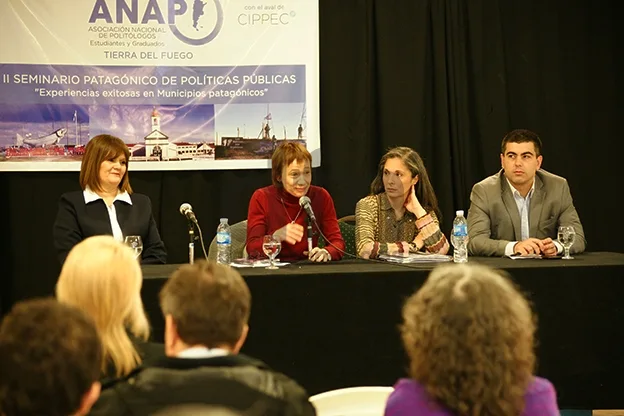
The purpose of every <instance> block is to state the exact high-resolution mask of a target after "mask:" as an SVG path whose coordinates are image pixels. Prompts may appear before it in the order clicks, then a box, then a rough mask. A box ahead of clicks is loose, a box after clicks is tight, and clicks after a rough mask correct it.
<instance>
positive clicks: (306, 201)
mask: <svg viewBox="0 0 624 416" xmlns="http://www.w3.org/2000/svg"><path fill="white" fill-rule="evenodd" d="M299 205H301V206H302V207H303V209H305V212H306V214H308V217H309V218H310V219H311V220H312V221H313V222H316V217H315V216H314V211H312V205H311V204H310V198H308V197H307V196H302V197H301V198H299Z"/></svg>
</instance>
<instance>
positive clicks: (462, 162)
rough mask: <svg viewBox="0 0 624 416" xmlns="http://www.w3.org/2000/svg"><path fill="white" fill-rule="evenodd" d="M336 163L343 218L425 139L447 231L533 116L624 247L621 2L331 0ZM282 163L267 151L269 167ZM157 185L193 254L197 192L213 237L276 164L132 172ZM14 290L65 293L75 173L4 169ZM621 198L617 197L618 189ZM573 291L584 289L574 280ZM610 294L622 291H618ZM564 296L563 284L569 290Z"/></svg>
mask: <svg viewBox="0 0 624 416" xmlns="http://www.w3.org/2000/svg"><path fill="white" fill-rule="evenodd" d="M319 7H320V71H321V77H320V98H321V143H322V149H321V156H322V164H321V167H320V168H318V169H315V170H314V173H313V175H314V177H313V181H314V182H315V183H316V184H318V185H322V186H324V187H326V188H327V189H328V190H329V192H330V193H331V194H332V196H333V197H334V202H335V204H336V210H337V212H338V215H339V216H343V215H348V214H352V213H353V212H354V207H355V203H356V202H357V201H358V199H359V198H361V197H363V196H365V195H366V194H367V193H368V189H369V184H370V181H371V180H372V178H373V177H374V175H375V172H376V166H377V162H378V160H379V158H380V156H381V155H382V154H383V153H384V151H385V150H386V149H387V148H388V147H390V146H395V145H406V146H411V147H413V148H415V149H416V150H418V151H419V152H420V153H421V154H422V156H423V158H424V160H425V163H426V165H427V167H428V170H429V173H430V176H431V178H432V181H433V184H434V188H435V190H436V193H437V195H438V199H439V200H440V204H441V209H442V213H443V230H444V232H445V233H448V231H449V229H450V224H451V222H452V219H453V217H454V210H455V209H460V208H463V209H467V208H468V206H469V195H470V190H471V187H472V185H473V184H474V183H475V182H477V181H479V180H481V179H482V178H484V177H485V176H488V175H490V174H492V173H494V172H496V171H497V170H498V169H499V168H500V161H499V153H500V150H499V149H500V147H499V146H500V140H501V138H502V136H503V135H504V134H505V133H506V132H507V131H509V130H511V129H513V128H528V129H532V130H534V131H536V132H538V133H539V134H540V136H541V137H542V139H543V141H544V163H543V168H545V169H547V170H550V171H552V172H554V173H557V174H559V175H562V176H564V177H566V178H567V179H568V181H569V183H570V187H571V190H572V195H573V197H574V201H575V205H576V207H577V210H578V212H579V214H580V217H581V220H582V222H583V225H584V227H585V232H586V237H587V241H588V249H589V250H592V251H624V240H623V239H621V238H619V237H618V235H617V233H616V232H611V231H612V230H613V231H615V226H613V227H611V226H610V224H611V222H612V221H615V220H616V218H617V217H618V216H619V215H621V214H620V207H619V206H618V205H617V204H616V201H617V200H619V199H621V198H618V196H617V195H618V193H619V188H620V182H621V181H622V178H623V175H622V173H621V170H620V169H621V167H620V166H618V163H620V159H621V156H620V155H619V150H620V149H619V146H620V143H621V140H622V135H621V133H620V129H619V128H618V126H617V125H616V123H617V121H618V119H619V118H621V116H622V99H621V97H622V77H621V75H620V74H621V73H622V69H623V68H622V65H621V60H620V59H619V55H618V53H617V52H616V45H617V44H621V40H622V38H621V34H622V29H620V27H621V25H620V26H618V25H616V21H615V19H616V16H618V14H617V13H616V9H615V1H613V0H597V1H596V0H565V1H564V0H522V1H519V0H509V1H503V0H500V1H497V0H340V1H336V0H320V6H319ZM267 166H268V163H267ZM131 180H132V185H133V188H134V189H135V191H137V192H141V193H145V194H147V195H148V196H149V197H150V198H151V199H152V203H153V206H154V211H155V212H154V214H155V216H156V220H157V222H158V225H159V228H160V231H161V235H162V237H163V239H164V241H165V243H166V245H167V248H168V250H169V260H170V262H172V263H180V262H184V261H185V260H186V256H187V251H186V250H187V245H186V244H187V240H186V238H187V237H186V228H185V222H184V219H183V217H182V216H180V214H178V207H179V206H180V204H181V203H182V202H190V203H191V204H192V205H193V207H194V208H195V212H196V213H197V216H198V218H199V220H200V223H201V224H202V226H203V231H204V235H205V237H206V239H207V241H206V243H207V244H209V241H210V240H211V239H212V237H213V235H214V232H215V229H216V227H217V224H218V219H219V217H221V216H226V217H229V219H230V223H233V222H236V221H240V220H242V219H244V218H245V217H246V212H247V204H248V201H249V198H250V196H251V194H252V192H253V191H254V190H255V189H257V188H259V187H261V186H264V185H267V184H269V183H270V171H269V170H238V171H178V172H131ZM0 186H1V189H2V195H3V197H2V203H0V218H2V220H3V231H2V233H1V234H0V242H1V247H0V249H1V250H0V252H1V256H2V257H1V265H2V266H1V269H0V273H1V277H0V302H1V305H2V308H3V309H4V310H5V311H6V309H7V308H8V306H9V305H10V304H11V303H12V302H14V301H16V300H19V299H23V298H27V297H31V296H36V295H46V294H51V293H53V288H54V284H55V281H56V277H57V275H58V272H59V270H60V267H59V264H58V262H57V259H56V255H55V253H54V250H53V246H52V237H51V228H52V223H53V221H54V217H55V215H56V208H57V205H56V204H57V201H58V198H59V196H60V194H61V193H63V192H66V191H69V190H74V189H78V174H77V173H75V172H2V173H0ZM611 195H613V196H611ZM570 290H571V291H573V290H574V288H570ZM605 290H609V288H605ZM562 295H564V294H562Z"/></svg>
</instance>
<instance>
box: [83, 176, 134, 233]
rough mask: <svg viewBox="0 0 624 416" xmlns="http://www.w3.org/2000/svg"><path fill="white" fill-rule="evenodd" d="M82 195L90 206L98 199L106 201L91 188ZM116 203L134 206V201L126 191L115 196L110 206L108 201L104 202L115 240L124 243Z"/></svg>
mask: <svg viewBox="0 0 624 416" xmlns="http://www.w3.org/2000/svg"><path fill="white" fill-rule="evenodd" d="M82 194H83V195H84V200H85V204H88V203H90V202H93V201H97V200H98V199H101V200H104V198H102V197H101V196H99V195H98V194H96V193H95V192H93V191H92V190H91V188H89V187H88V186H87V188H86V189H85V190H84V191H83V192H82ZM115 201H123V202H125V203H126V204H130V205H132V199H130V194H128V192H126V191H124V192H118V193H117V196H115V199H113V202H112V203H111V204H110V205H108V204H106V201H104V205H106V209H107V210H108V218H109V220H110V223H111V229H112V230H113V238H114V239H115V240H117V241H120V242H122V243H123V241H124V236H123V233H122V232H121V227H120V226H119V222H118V221H117V211H115Z"/></svg>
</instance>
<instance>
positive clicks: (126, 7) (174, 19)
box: [89, 0, 223, 46]
mask: <svg viewBox="0 0 624 416" xmlns="http://www.w3.org/2000/svg"><path fill="white" fill-rule="evenodd" d="M210 2H212V3H214V6H215V10H216V21H215V24H214V27H212V30H210V28H206V27H205V25H204V24H203V22H204V21H205V20H208V19H207V17H206V13H207V11H206V10H205V9H206V6H207V5H208V3H210ZM162 3H165V2H164V1H162ZM189 3H190V6H189ZM160 6H161V4H160V3H159V2H158V0H148V1H147V3H146V4H145V5H141V7H139V2H138V0H109V1H108V2H107V1H106V0H96V1H95V4H94V5H93V10H92V11H91V17H89V23H98V22H102V21H104V22H106V23H109V24H114V23H117V24H122V23H133V24H146V23H151V22H157V23H158V24H161V25H169V29H170V30H171V32H172V33H173V34H174V35H175V37H177V38H178V39H180V40H181V41H182V42H184V43H187V44H189V45H194V46H200V45H205V44H207V43H208V42H210V41H212V40H213V39H214V38H216V37H217V35H218V34H219V32H220V31H221V27H222V26H223V7H222V6H221V2H220V0H166V9H165V12H166V13H163V10H162V8H161V7H160Z"/></svg>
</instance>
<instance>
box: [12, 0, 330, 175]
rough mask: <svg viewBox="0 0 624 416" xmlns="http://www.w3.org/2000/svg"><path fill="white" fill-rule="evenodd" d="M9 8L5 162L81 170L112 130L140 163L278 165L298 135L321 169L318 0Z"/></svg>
mask: <svg viewBox="0 0 624 416" xmlns="http://www.w3.org/2000/svg"><path fill="white" fill-rule="evenodd" d="M0 15H2V16H4V18H3V21H4V20H6V22H7V23H6V24H4V25H2V26H0V171H3V170H4V171H33V170H43V171H45V170H48V171H52V170H79V169H80V161H81V158H82V155H83V154H84V151H85V146H86V145H87V143H88V141H89V139H90V138H92V137H94V136H96V135H98V134H112V135H114V136H117V137H120V138H121V139H122V140H124V142H125V143H126V144H127V146H128V149H129V151H130V154H131V156H130V160H131V162H132V163H131V169H133V170H181V169H240V168H266V167H269V166H270V158H271V156H272V153H273V150H274V149H275V148H276V147H277V146H278V145H279V144H280V143H281V142H282V141H284V140H289V141H297V142H300V143H302V144H304V145H305V146H306V147H307V148H308V150H310V152H311V153H312V155H313V166H319V165H320V137H319V116H318V114H319V93H318V4H317V3H316V2H313V1H308V0H286V1H280V2H276V3H273V2H266V3H262V2H260V3H258V2H252V1H249V0H87V1H84V2H74V1H73V0H11V1H9V2H2V4H0ZM51 51H54V53H51Z"/></svg>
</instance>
